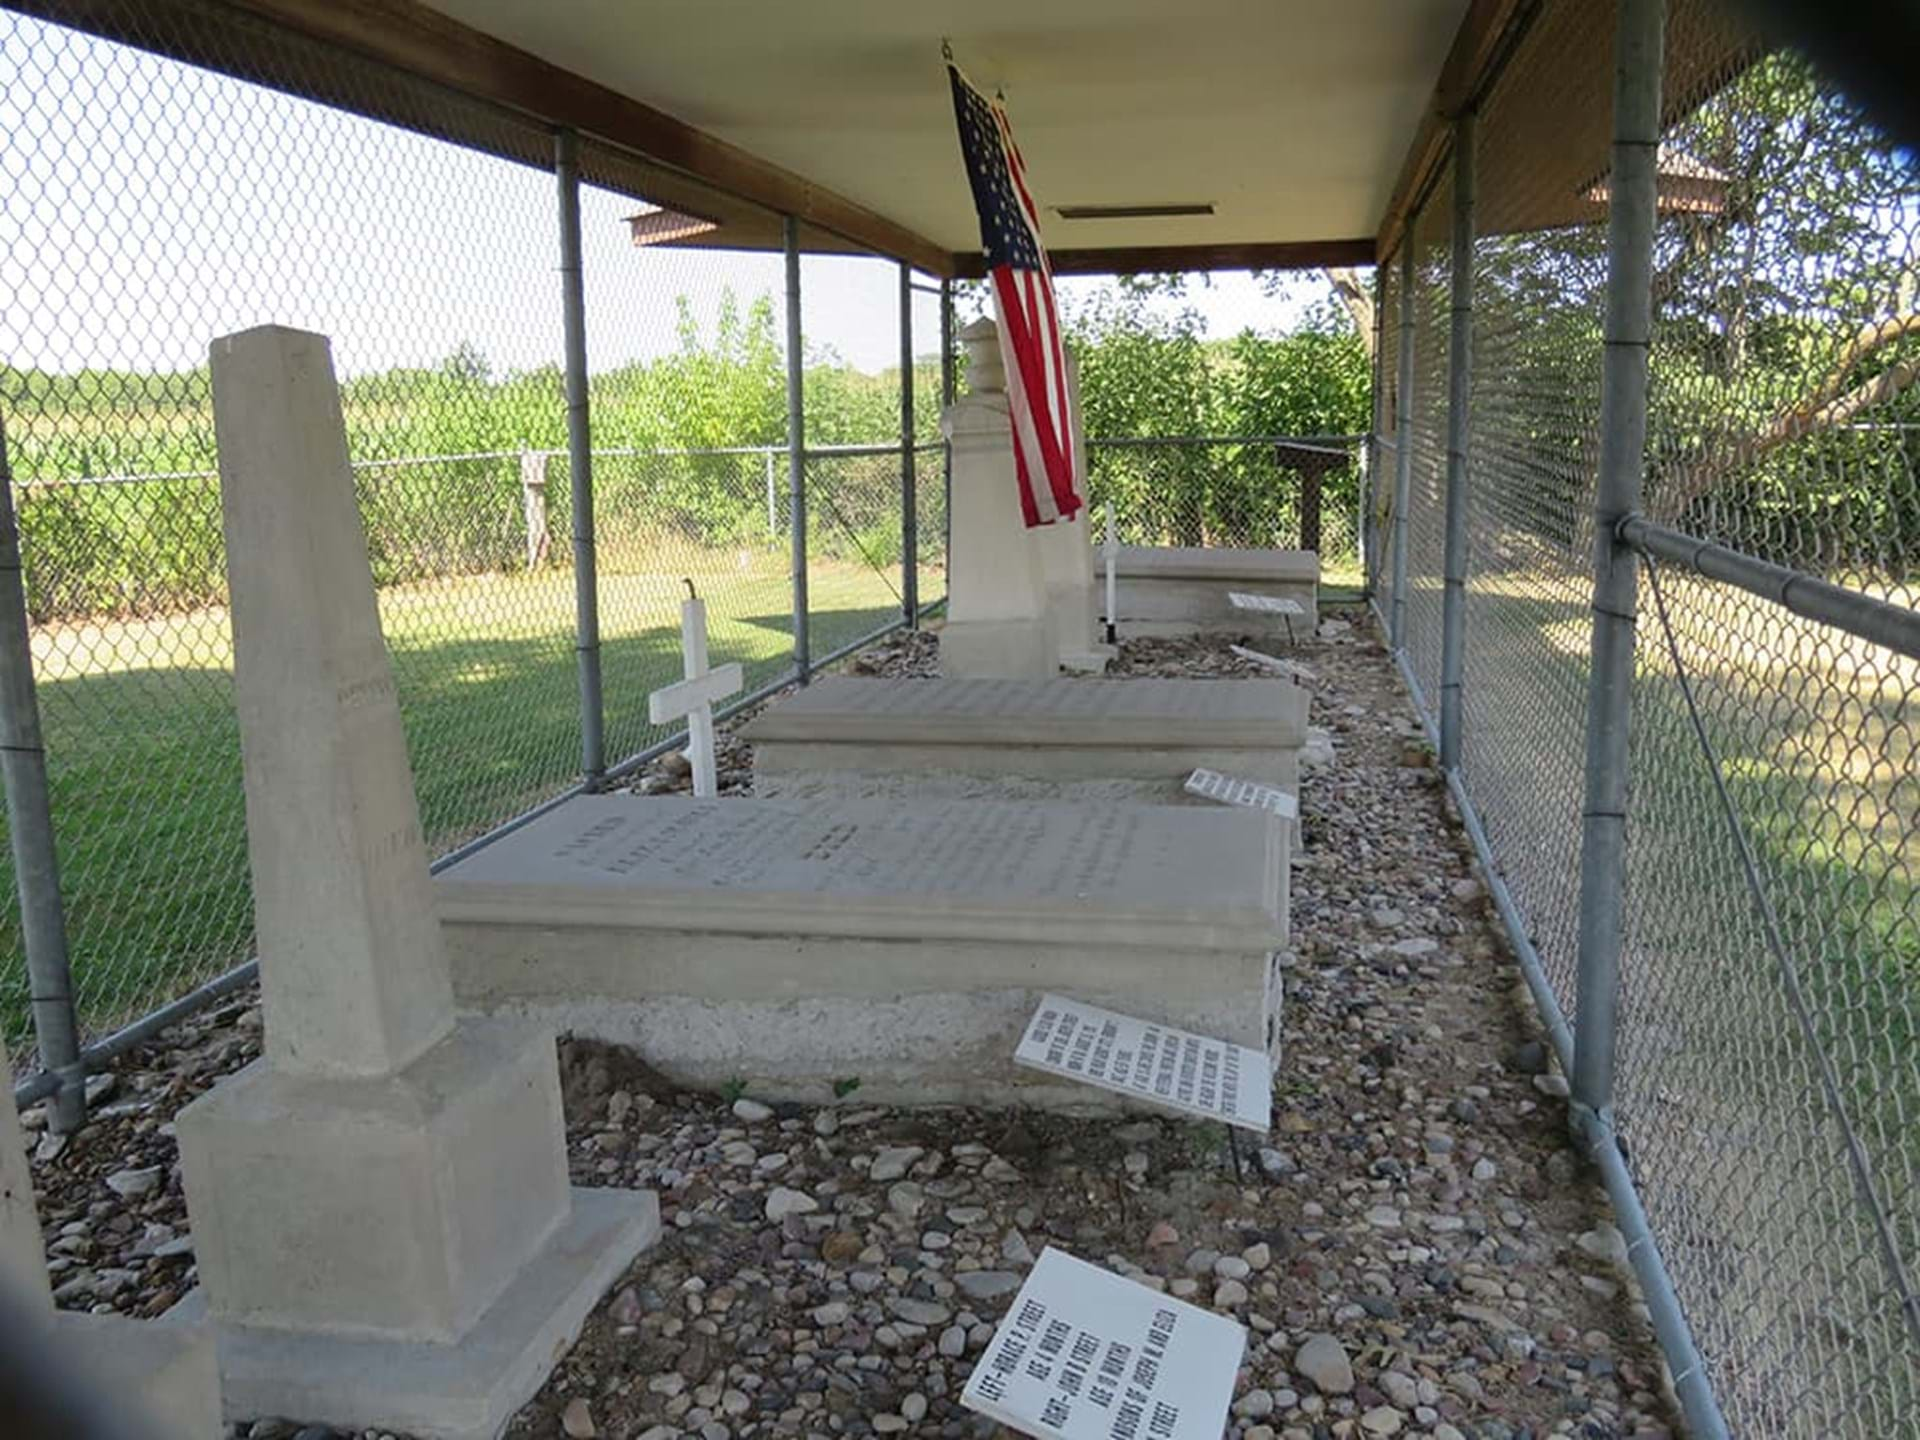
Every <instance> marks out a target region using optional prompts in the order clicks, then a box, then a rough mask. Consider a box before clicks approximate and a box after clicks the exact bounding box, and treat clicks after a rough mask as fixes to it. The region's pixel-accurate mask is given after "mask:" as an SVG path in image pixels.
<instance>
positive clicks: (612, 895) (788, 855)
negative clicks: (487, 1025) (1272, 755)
mask: <svg viewBox="0 0 1920 1440" xmlns="http://www.w3.org/2000/svg"><path fill="white" fill-rule="evenodd" d="M1288 844H1289V839H1288V835H1287V828H1286V826H1285V825H1284V824H1282V823H1280V822H1279V821H1278V820H1277V819H1275V818H1274V817H1271V816H1268V815H1266V814H1263V813H1256V812H1253V811H1240V810H1229V811H1223V810H1218V809H1214V808H1212V807H1208V808H1205V809H1201V808H1195V807H1185V806H1152V805H1112V806H1100V807H1089V806H1081V805H1063V804H1033V803H1022V802H1012V801H957V800H949V801H928V802H924V803H913V804H902V803H898V802H894V803H889V802H884V801H873V800H866V801H861V800H847V799H836V798H829V799H824V800H819V801H813V802H807V803H802V802H797V801H777V800H689V799H684V798H679V797H649V798H642V797H638V796H628V795H616V796H605V795H602V796H581V797H579V798H577V799H575V800H571V801H568V802H567V803H566V804H565V805H562V806H560V807H558V808H557V809H555V810H554V811H553V812H551V813H550V814H548V815H546V816H543V817H542V818H541V819H539V820H537V821H534V822H533V823H532V824H530V825H527V826H525V827H524V828H522V829H521V830H518V831H515V832H513V833H512V834H510V835H507V836H505V837H503V838H502V839H501V840H499V841H496V842H495V843H494V844H493V845H490V846H488V847H487V848H486V849H484V850H482V851H480V852H479V853H478V854H476V855H473V856H470V857H469V858H467V859H466V860H464V861H462V862H461V863H459V864H458V865H455V866H453V867H451V868H450V869H448V870H447V871H445V872H444V873H443V874H442V875H441V876H440V877H439V878H438V880H437V881H436V884H437V887H438V890H437V893H438V898H439V906H440V916H441V919H442V922H443V928H444V932H445V935H446V940H447V944H448V947H449V951H450V953H451V956H452V963H453V970H454V984H455V989H456V992H457V994H458V996H459V998H460V1000H461V1003H462V1004H463V1005H464V1006H467V1007H474V1008H480V1009H484V1010H490V1011H495V1012H503V1013H512V1014H522V1013H525V1014H532V1015H536V1016H538V1017H539V1018H541V1019H543V1020H544V1021H546V1022H547V1023H550V1024H554V1025H556V1026H559V1027H562V1028H568V1029H572V1030H574V1031H575V1032H576V1033H582V1034H590V1035H596V1036H598V1037H600V1038H604V1039H609V1040H615V1041H619V1042H621V1043H627V1044H633V1045H635V1046H637V1047H638V1048H639V1050H640V1051H641V1053H642V1054H644V1055H646V1057H647V1058H648V1060H649V1061H650V1062H651V1063H653V1064H655V1065H656V1066H658V1067H659V1068H661V1069H662V1070H665V1071H666V1072H667V1073H668V1074H670V1075H675V1076H677V1077H678V1078H681V1079H683V1080H685V1081H687V1082H689V1083H695V1084H721V1083H724V1082H725V1081H727V1080H729V1079H732V1078H734V1077H736V1076H739V1077H745V1078H748V1079H750V1080H752V1081H754V1082H755V1083H756V1085H759V1086H761V1087H762V1088H763V1089H765V1090H767V1091H768V1092H769V1093H774V1094H785V1095H792V1096H794V1097H796V1098H800V1097H805V1098H818V1097H822V1096H824V1095H825V1094H827V1093H830V1092H831V1089H832V1085H833V1082H834V1081H836V1080H842V1079H847V1078H859V1079H860V1080H861V1082H862V1092H861V1093H862V1094H863V1095H866V1094H871V1095H874V1096H875V1097H876V1098H885V1097H888V1096H898V1097H901V1098H908V1099H913V1100H918V1101H922V1102H925V1101H931V1100H978V1099H992V1100H1004V1099H1006V1098H1008V1097H1010V1096H1020V1097H1022V1098H1031V1099H1035V1100H1036V1101H1044V1102H1045V1103H1051V1102H1050V1101H1047V1100H1046V1096H1047V1092H1052V1095H1053V1098H1055V1099H1064V1100H1065V1101H1066V1103H1070V1104H1086V1103H1089V1100H1090V1098H1092V1097H1090V1092H1087V1091H1085V1090H1084V1088H1082V1087H1069V1086H1065V1085H1060V1084H1056V1083H1054V1082H1051V1081H1048V1080H1047V1079H1046V1078H1045V1077H1041V1076H1038V1075H1033V1074H1029V1073H1027V1072H1023V1071H1020V1070H1018V1069H1017V1068H1016V1067H1015V1066H1014V1065H1013V1063H1012V1059H1011V1056H1012V1052H1013V1049H1014V1046H1015V1044H1016V1042H1017V1040H1018V1038H1019V1036H1020V1035H1021V1034H1022V1033H1023V1031H1024V1029H1025V1026H1026V1022H1027V1016H1028V1015H1029V1014H1030V1012H1031V1011H1032V1009H1033V1005H1034V1002H1035V1001H1036V999H1037V998H1038V997H1039V996H1040V995H1042V994H1044V993H1047V992H1049V991H1065V992H1069V993H1072V994H1075V995H1083V996H1086V997H1087V998H1088V999H1089V1001H1090V1002H1096V1003H1106V1004H1109V1005H1112V1006H1113V1007H1114V1008H1117V1009H1120V1010H1122V1011H1124V1012H1126V1013H1128V1014H1133V1015H1138V1016H1141V1017H1142V1018H1145V1019H1148V1020H1152V1021H1155V1022H1157V1023H1159V1024H1163V1025H1177V1026H1180V1027H1182V1028H1187V1029H1193V1030H1197V1031H1200V1032H1202V1033H1206V1034H1214V1035H1221V1036H1224V1037H1226V1038H1228V1039H1231V1040H1233V1041H1235V1042H1237V1043H1241V1044H1246V1045H1250V1046H1253V1047H1254V1048H1256V1049H1258V1050H1260V1051H1261V1052H1262V1053H1271V1051H1272V1047H1273V1044H1274V1041H1275V1037H1276V1035H1277V1031H1278V1025H1277V1009H1278V1003H1279V989H1278V984H1279V982H1278V978H1277V972H1276V967H1275V952H1277V951H1279V950H1280V949H1281V948H1283V947H1284V945H1285V944H1286V900H1285V884H1286V855H1287V848H1288Z"/></svg>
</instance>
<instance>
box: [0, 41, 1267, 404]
mask: <svg viewBox="0 0 1920 1440" xmlns="http://www.w3.org/2000/svg"><path fill="white" fill-rule="evenodd" d="M1040 178H1041V179H1042V181H1044V177H1040ZM954 183H955V184H956V185H960V184H964V183H965V180H964V173H963V171H962V170H961V166H960V159H959V152H958V146H957V144H956V147H955V153H954ZM0 186H3V187H4V189H3V190H0V298H4V300H5V304H4V305H0V363H6V364H11V365H15V366H20V367H28V366H32V367H38V368H42V369H49V370H56V371H62V372H67V371H72V370H76V369H80V368H123V369H139V370H172V369H184V368H190V367H193V366H196V365H198V364H199V363H201V361H202V359H203V358H204V356H205V354H206V347H207V344H208V342H209V341H211V340H212V339H213V338H214V337H216V336H218V335H222V334H227V333H231V332H232V331H235V330H241V329H245V328H247V327H249V326H252V325H258V324H264V323H269V322H272V323H279V324H286V325H294V326H299V327H302V328H306V329H312V330H319V331H322V332H324V333H326V334H328V335H330V336H332V337H333V341H334V351H335V357H336V363H337V365H338V367H339V369H340V370H341V372H342V373H343V374H348V375H351V374H356V373H363V372H366V371H369V370H380V369H385V368H388V367H390V366H394V365H402V364H407V365H428V364H432V363H434V362H436V361H437V360H439V359H441V358H443V357H445V356H446V355H448V354H450V353H452V352H453V351H454V350H455V349H456V348H457V347H459V346H461V345H462V344H467V345H472V346H475V347H477V348H478V349H479V350H480V351H481V352H482V353H483V354H485V355H486V357H487V359H488V361H489V362H490V363H491V365H492V366H493V368H494V370H495V371H496V372H500V371H506V370H514V369H528V368H532V367H535V366H539V365H544V364H551V363H557V362H558V360H559V358H560V348H561V333H560V308H559V306H560V279H559V275H558V273H557V268H556V267H557V238H556V237H557V220H556V218H555V191H554V182H553V179H552V176H551V175H550V174H549V173H547V172H544V171H541V170H535V169H532V168H529V167H525V166H519V165H515V164H512V163H509V162H506V161H502V160H498V159H494V158H492V157H490V156H484V155H480V154H477V153H475V152H472V151H466V150H462V149H459V148H457V147H455V146H452V145H447V144H443V143H440V142H436V141H433V140H429V139H427V138H424V137H422V136H418V135H414V134H411V133H409V132H406V131H402V130H398V129H394V128H391V127H387V126H383V125H379V124H376V123H374V122H372V121H368V120H363V119H359V118H357V117H354V116H351V115H347V114H344V113H342V112H338V111H332V110H327V109H325V108H323V107H320V106H317V105H314V104H311V103H309V102H306V101H302V100H296V99H293V98H291V97H288V96H284V95H279V94H276V93H274V92H272V91H268V90H264V89H260V88H258V87H254V86H249V85H245V84H242V83H241V82H238V81H234V80H230V79H227V78H226V77H224V76H219V75H215V74H212V73H210V72H206V71H198V70H194V69H191V68H189V67H187V66H183V65H180V64H178V63H176V62H173V61H169V60H162V59H159V58H156V57H153V56H149V55H146V54H143V53H142V52H140V51H137V50H132V49H128V48H126V47H123V46H118V45H113V44H110V43H108V42H105V41H100V40H95V39H92V38H90V37H87V36H83V35H79V34H76V33H74V32H71V31H64V30H61V29H58V28H57V27H54V26H50V25H47V24H44V23H42V22H40V21H37V20H34V19H31V18H28V17H25V16H21V15H18V14H15V13H13V12H11V11H4V10H0ZM637 208H639V206H638V204H637V202H635V201H634V200H633V199H632V198H630V197H628V196H625V195H619V194H614V193H612V192H608V191H603V190H598V189H594V188H592V187H588V188H587V189H586V190H585V192H584V193H583V196H582V202H581V213H582V243H583V251H584V253H583V260H582V263H583V268H584V273H585V276H586V286H587V307H588V337H587V338H588V363H589V366H590V368H592V369H594V370H601V369H606V368H611V367H613V366H617V365H620V364H624V363H627V362H630V361H632V360H635V359H645V358H648V357H650V356H653V355H658V354H661V353H664V352H666V351H669V350H672V349H674V348H676V347H677V345H678V330H677V321H676V318H675V306H674V300H675V297H677V296H680V295H685V296H687V297H688V300H689V303H690V304H691V306H692V309H693V312H694V314H695V316H696V318H697V319H698V320H699V321H700V323H701V325H702V327H703V328H710V327H711V325H712V323H713V319H714V316H715V315H716V314H717V312H718V310H719V307H720V303H721V298H722V296H723V294H725V293H726V292H727V291H728V290H729V289H730V290H732V291H733V292H734V293H735V294H736V295H737V296H739V297H740V298H741V299H742V301H743V303H744V302H745V301H746V300H747V299H750V298H751V297H753V296H755V295H759V294H769V295H773V296H776V297H778V296H779V295H780V294H781V293H782V291H783V288H784V287H783V282H782V272H781V261H780V257H779V256H777V255H743V254H735V253H728V252H715V251H664V250H659V249H647V250H638V249H635V248H634V247H632V246H631V245H630V244H629V243H628V241H627V232H626V227H625V225H624V224H623V223H622V222H623V220H624V217H625V216H627V215H629V214H631V213H633V212H634V210H636V209H637ZM898 283H899V281H898V271H897V268H896V267H895V265H894V264H893V263H892V262H890V261H882V260H877V259H870V258H842V257H829V256H819V257H808V258H807V259H806V260H805V262H804V264H803V267H802V276H801V291H802V300H801V309H802V315H803V323H804V326H805V331H806V339H807V344H808V348H809V349H810V350H814V349H817V348H821V347H830V348H831V349H832V350H833V351H835V352H837V353H838V354H839V355H840V356H841V357H842V358H843V359H844V360H846V361H848V362H849V363H851V364H853V365H855V366H857V367H859V368H861V369H864V370H868V371H876V370H880V369H883V368H887V367H889V366H892V365H894V364H896V363H897V361H898V352H899V330H898V318H897V305H898ZM1099 283H1104V282H1098V281H1086V280H1082V279H1078V278H1075V279H1063V280H1062V281H1061V289H1062V292H1063V301H1064V303H1066V304H1067V305H1068V306H1071V305H1072V304H1073V303H1074V301H1075V298H1076V297H1078V296H1080V295H1082V294H1083V293H1084V292H1085V291H1086V290H1087V288H1088V287H1089V285H1091V284H1099ZM1299 288H1300V287H1296V290H1298V289H1299ZM1301 298H1303V297H1300V296H1296V297H1295V298H1292V299H1286V298H1283V299H1278V300H1276V299H1273V298H1270V297H1267V296H1266V295H1264V294H1262V293H1261V290H1260V287H1259V286H1258V285H1257V284H1255V283H1254V281H1253V280H1252V278H1251V277H1250V276H1248V275H1245V274H1232V275H1222V276H1217V277H1214V278H1213V280H1212V281H1211V283H1210V284H1207V285H1204V286H1197V285H1196V286H1194V287H1191V288H1190V291H1189V294H1188V296H1187V298H1186V300H1185V302H1184V303H1186V304H1188V305H1191V306H1192V307H1193V308H1195V309H1197V310H1198V311H1199V312H1200V313H1201V315H1202V316H1203V318H1204V320H1205V323H1206V324H1207V327H1208V332H1209V333H1210V334H1212V335H1221V336H1224V335H1231V334H1234V333H1236V332H1238V331H1239V330H1240V329H1242V328H1245V327H1247V326H1252V327H1254V328H1258V329H1275V328H1284V327H1285V326H1286V325H1288V324H1289V323H1291V320H1292V318H1293V317H1294V315H1295V314H1296V313H1297V310H1298V307H1299V304H1300V300H1301ZM937 327H938V310H937V305H936V303H935V301H934V299H933V297H931V296H920V297H918V298H917V299H916V301H915V305H914V328H915V348H916V351H918V352H920V353H928V352H931V351H933V350H935V349H936V348H937V335H938V328H937Z"/></svg>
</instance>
